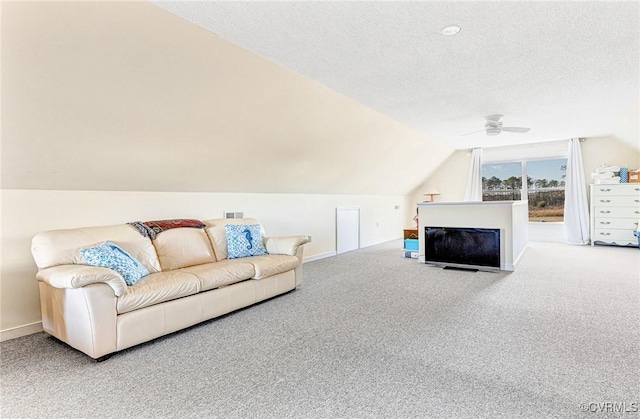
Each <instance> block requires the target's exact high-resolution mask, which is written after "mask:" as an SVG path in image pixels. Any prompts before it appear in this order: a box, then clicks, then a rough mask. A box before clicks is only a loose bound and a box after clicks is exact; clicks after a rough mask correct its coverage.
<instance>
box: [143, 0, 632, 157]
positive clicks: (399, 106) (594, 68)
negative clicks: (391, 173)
mask: <svg viewBox="0 0 640 419" xmlns="http://www.w3.org/2000/svg"><path fill="white" fill-rule="evenodd" d="M153 3H154V4H156V5H158V6H159V7H162V8H164V9H166V10H168V11H170V12H172V13H175V14H176V15H178V16H181V17H183V18H184V19H186V20H188V21H190V22H194V23H196V24H198V25H200V26H202V27H204V28H207V29H208V30H210V31H212V32H214V33H216V34H218V35H220V36H222V37H223V38H225V39H227V40H229V41H231V42H233V43H235V44H237V45H240V46H242V47H244V48H247V49H248V50H250V51H253V52H255V53H257V54H259V55H261V56H263V57H265V58H267V59H269V60H272V61H273V62H276V63H278V64H280V65H282V66H284V67H286V68H289V69H291V70H293V71H296V72H298V73H300V74H302V75H304V76H306V77H309V78H311V79H312V80H315V81H317V82H319V83H321V84H323V85H325V86H328V87H330V88H331V89H334V90H336V91H338V92H340V93H342V94H344V95H346V96H348V97H350V98H353V99H354V100H356V101H358V102H360V103H362V104H364V105H366V106H369V107H371V108H372V109H375V110H377V111H379V112H381V113H383V114H385V115H388V116H390V117H391V118H394V119H396V120H398V121H400V122H402V123H404V124H406V125H407V126H409V127H411V128H413V129H415V130H417V131H419V132H421V133H424V134H425V135H427V136H429V137H431V138H435V139H437V140H439V141H442V142H445V143H446V144H447V145H449V146H451V147H453V148H457V149H463V148H469V147H476V146H480V147H491V146H501V145H513V144H521V143H531V142H539V141H550V140H559V139H566V138H571V137H600V136H610V135H615V136H618V137H619V139H621V140H622V141H625V142H627V143H629V144H631V145H632V146H634V147H636V148H639V149H640V140H639V132H638V98H639V94H640V93H639V92H640V83H639V80H640V69H639V62H640V57H639V53H638V51H639V48H640V24H639V19H640V17H639V16H640V3H638V2H637V1H630V2H607V1H600V2H583V1H561V2H556V1H542V2H534V1H515V2H509V1H500V2H498V1H489V2H465V1H444V2H436V1H391V2H368V1H357V2H356V1H343V2H334V1H324V2H322V1H321V2H317V1H316V2H306V1H305V2H302V1H279V2H271V1H259V2H252V1H242V2H217V1H212V2H205V1H197V2H190V1H180V2H178V1H153ZM452 24H455V25H458V26H460V27H461V28H462V30H461V32H460V33H459V34H457V35H455V36H448V37H446V36H443V35H442V34H441V30H442V29H443V28H444V27H445V26H448V25H452ZM490 114H503V115H504V118H503V122H504V125H505V126H524V127H530V128H531V131H530V132H529V133H526V134H511V133H505V132H503V133H502V134H501V135H499V136H496V137H487V136H486V135H485V134H484V133H478V134H473V135H467V136H461V134H465V133H469V132H473V131H478V130H482V128H483V124H484V120H483V117H484V116H485V115H490Z"/></svg>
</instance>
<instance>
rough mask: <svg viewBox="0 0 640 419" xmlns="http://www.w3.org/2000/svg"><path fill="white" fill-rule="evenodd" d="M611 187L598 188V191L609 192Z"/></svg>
mask: <svg viewBox="0 0 640 419" xmlns="http://www.w3.org/2000/svg"><path fill="white" fill-rule="evenodd" d="M610 191H611V189H605V188H600V192H610Z"/></svg>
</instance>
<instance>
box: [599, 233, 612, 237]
mask: <svg viewBox="0 0 640 419" xmlns="http://www.w3.org/2000/svg"><path fill="white" fill-rule="evenodd" d="M600 235H601V236H610V235H611V233H600Z"/></svg>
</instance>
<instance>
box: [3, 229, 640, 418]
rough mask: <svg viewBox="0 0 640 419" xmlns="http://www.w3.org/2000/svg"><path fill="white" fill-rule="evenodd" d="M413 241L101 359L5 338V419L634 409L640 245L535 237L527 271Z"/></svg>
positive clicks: (358, 255) (39, 337)
mask: <svg viewBox="0 0 640 419" xmlns="http://www.w3.org/2000/svg"><path fill="white" fill-rule="evenodd" d="M400 247H401V241H397V242H391V243H386V244H383V245H379V246H374V247H370V248H366V249H361V250H358V251H355V252H350V253H346V254H342V255H339V256H336V257H333V258H328V259H323V260H319V261H315V262H310V263H307V264H305V265H304V275H305V283H304V285H303V287H302V288H300V289H299V290H296V291H294V292H291V293H289V294H286V295H283V296H280V297H277V298H275V299H272V300H270V301H266V302H264V303H261V304H258V305H256V306H253V307H250V308H247V309H244V310H240V311H238V312H236V313H233V314H231V315H228V316H225V317H223V318H219V319H214V320H212V321H209V322H206V323H203V324H200V325H197V326H194V327H192V328H190V329H187V330H184V331H181V332H178V333H175V334H172V335H170V336H166V337H163V338H160V339H157V340H155V341H153V342H150V343H147V344H143V345H140V346H137V347H135V348H131V349H129V350H126V351H123V352H121V353H118V354H116V355H114V356H113V357H112V358H110V359H109V360H107V361H105V362H102V363H96V362H94V361H93V360H91V359H90V358H89V357H87V356H85V355H84V354H82V353H80V352H77V351H75V350H73V349H71V348H69V347H68V346H66V345H64V344H62V343H60V342H59V341H57V340H55V339H53V338H51V337H48V336H47V335H46V334H44V333H38V334H35V335H31V336H26V337H23V338H19V339H14V340H11V341H6V342H3V343H2V344H1V345H0V349H1V351H2V352H1V380H2V381H1V389H2V393H1V399H0V402H1V411H0V416H1V417H2V418H29V417H38V418H45V417H46V418H59V417H69V418H111V417H113V418H129V417H132V418H138V417H139V418H159V417H171V418H184V417H203V418H204V417H218V418H262V417H264V418H574V417H588V418H602V417H624V418H627V417H628V418H631V417H638V413H637V412H638V407H640V382H639V380H638V376H639V373H640V314H639V313H640V284H639V283H640V252H639V251H638V249H633V248H611V247H595V248H592V247H589V246H568V245H563V244H553V243H531V244H530V247H529V248H528V249H527V251H526V253H525V255H524V257H523V259H522V262H521V264H520V265H519V266H518V268H517V270H516V272H513V273H506V272H500V273H484V272H476V273H473V272H464V271H452V270H443V269H441V268H435V267H430V266H426V265H424V264H420V263H418V262H417V261H416V260H411V259H405V258H402V257H401V250H400V249H399V248H400ZM585 410H586V412H585ZM620 411H622V412H620Z"/></svg>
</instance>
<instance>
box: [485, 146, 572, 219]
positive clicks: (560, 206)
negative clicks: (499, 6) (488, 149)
mask: <svg viewBox="0 0 640 419" xmlns="http://www.w3.org/2000/svg"><path fill="white" fill-rule="evenodd" d="M566 170H567V159H566V158H554V159H546V160H524V161H517V162H513V161H511V162H500V163H486V164H483V165H482V200H483V201H512V200H513V201H517V200H520V199H523V197H525V198H524V199H528V201H529V221H531V222H561V221H563V220H564V184H565V176H566ZM522 179H527V182H526V184H525V185H523V182H522Z"/></svg>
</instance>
